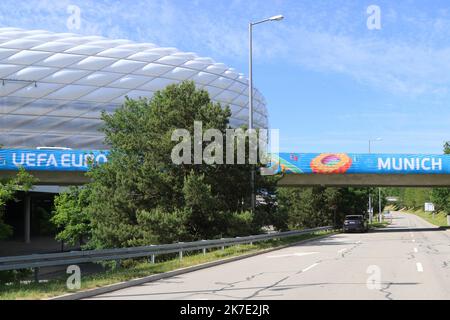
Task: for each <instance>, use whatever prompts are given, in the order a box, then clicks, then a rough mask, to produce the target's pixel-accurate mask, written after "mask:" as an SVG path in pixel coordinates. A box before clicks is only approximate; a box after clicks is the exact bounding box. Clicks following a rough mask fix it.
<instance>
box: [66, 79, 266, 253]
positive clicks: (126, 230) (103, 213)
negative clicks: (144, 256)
mask: <svg viewBox="0 0 450 320" xmlns="http://www.w3.org/2000/svg"><path fill="white" fill-rule="evenodd" d="M230 115H231V112H230V110H229V108H222V107H221V106H220V104H217V103H212V102H211V100H210V98H209V95H208V93H207V92H206V91H204V90H197V89H196V88H195V85H194V83H193V82H183V83H181V84H179V85H170V86H168V87H167V88H166V89H164V90H162V91H159V92H156V93H155V94H154V96H153V98H152V99H139V100H130V99H127V100H126V102H125V103H124V105H123V106H122V107H121V108H119V109H118V110H116V111H115V112H114V113H113V114H106V113H103V116H102V118H103V120H104V126H103V132H104V133H105V136H106V138H105V140H106V143H107V144H109V146H110V154H109V159H108V162H107V163H106V164H104V165H101V166H97V167H93V168H92V169H91V171H90V172H89V176H90V178H91V179H92V182H91V183H90V184H89V188H88V189H89V193H90V194H89V204H88V209H87V213H88V215H89V217H88V218H89V221H90V228H91V229H90V230H91V233H90V246H92V247H96V248H105V247H126V246H134V245H145V244H152V243H160V242H171V241H184V240H195V239H206V238H214V237H220V236H227V235H234V234H242V235H243V234H248V233H249V232H251V231H258V230H259V228H260V227H261V225H262V224H263V223H266V222H267V221H269V220H271V219H272V218H273V214H271V213H270V212H267V208H265V209H264V210H263V209H260V210H258V211H257V212H255V214H250V213H249V212H248V211H247V210H248V208H249V206H250V194H251V189H250V183H249V176H250V174H249V173H250V166H248V165H226V164H223V165H222V164H220V165H206V164H202V165H193V164H192V165H189V164H183V165H175V164H173V162H172V159H171V154H172V150H173V148H174V146H175V145H177V144H178V142H177V141H172V139H171V137H172V133H173V131H174V130H175V129H186V130H187V131H188V132H189V133H190V134H191V137H193V135H194V134H193V133H194V121H201V122H202V127H203V130H207V129H209V128H215V129H218V130H219V131H220V132H221V133H222V135H223V136H222V138H223V139H224V141H225V137H226V135H225V130H226V129H227V128H229V117H230ZM191 146H192V150H193V148H194V144H193V143H192V144H191ZM232 152H236V146H235V150H234V151H232ZM193 154H194V152H192V155H193ZM192 157H193V156H192ZM224 157H226V150H224ZM247 157H248V155H247ZM192 160H193V159H192ZM262 180H263V179H262V178H261V177H259V176H257V183H258V184H259V185H261V181H262ZM269 185H270V183H269ZM272 185H273V183H272ZM66 200H70V199H64V201H66ZM69 207H72V205H69ZM61 225H64V224H61ZM66 225H70V224H66ZM68 238H70V236H69V237H68Z"/></svg>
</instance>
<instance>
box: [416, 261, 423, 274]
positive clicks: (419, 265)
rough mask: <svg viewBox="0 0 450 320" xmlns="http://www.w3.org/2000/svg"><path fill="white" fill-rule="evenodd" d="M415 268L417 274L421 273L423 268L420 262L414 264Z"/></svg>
mask: <svg viewBox="0 0 450 320" xmlns="http://www.w3.org/2000/svg"><path fill="white" fill-rule="evenodd" d="M416 267H417V272H423V266H422V264H421V263H420V262H417V263H416Z"/></svg>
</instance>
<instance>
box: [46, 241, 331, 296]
mask: <svg viewBox="0 0 450 320" xmlns="http://www.w3.org/2000/svg"><path fill="white" fill-rule="evenodd" d="M332 235H335V233H332V234H327V235H323V236H319V237H316V238H312V239H306V240H302V241H298V242H293V243H290V244H287V245H283V246H280V247H276V248H271V249H265V250H261V251H257V252H252V253H248V254H244V255H241V256H236V257H231V258H225V259H220V260H216V261H211V262H206V263H202V264H198V265H195V266H191V267H186V268H181V269H177V270H173V271H169V272H164V273H159V274H154V275H150V276H147V277H143V278H138V279H133V280H128V281H125V282H119V283H115V284H111V285H108V286H104V287H100V288H94V289H89V290H86V291H81V292H76V293H68V294H64V295H61V296H57V297H53V298H49V299H47V300H81V299H86V298H90V297H94V296H98V295H101V294H104V293H108V292H113V291H117V290H121V289H125V288H129V287H133V286H138V285H141V284H144V283H148V282H154V281H158V280H161V279H166V278H171V277H175V276H178V275H182V274H185V273H189V272H194V271H197V270H202V269H207V268H211V267H215V266H218V265H222V264H226V263H230V262H234V261H239V260H243V259H247V258H251V257H254V256H258V255H261V254H264V253H268V252H272V251H277V250H281V249H284V248H289V247H292V246H296V245H299V244H303V243H307V242H311V241H315V240H320V239H323V238H327V237H330V236H332Z"/></svg>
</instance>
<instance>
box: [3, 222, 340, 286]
mask: <svg viewBox="0 0 450 320" xmlns="http://www.w3.org/2000/svg"><path fill="white" fill-rule="evenodd" d="M332 229H333V227H332V226H326V227H319V228H313V229H305V230H297V231H286V232H274V233H267V234H260V235H254V236H246V237H236V238H222V239H216V240H201V241H194V242H180V243H173V244H162V245H150V246H142V247H132V248H119V249H104V250H86V251H71V252H64V253H49V254H32V255H26V256H9V257H3V258H0V271H5V270H18V269H34V271H35V277H36V278H37V272H38V270H39V268H42V267H54V266H63V265H73V264H80V263H89V262H100V261H117V262H119V263H120V260H124V259H130V258H143V257H151V261H152V262H154V261H155V256H157V255H162V254H168V253H178V254H179V257H180V259H182V257H183V252H189V251H197V250H198V251H200V250H203V253H205V252H206V249H212V248H222V249H223V248H225V247H229V246H234V245H239V244H253V243H254V242H260V241H267V240H272V239H279V238H286V237H292V236H298V235H304V234H311V233H315V232H319V231H328V230H332Z"/></svg>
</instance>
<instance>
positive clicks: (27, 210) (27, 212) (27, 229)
mask: <svg viewBox="0 0 450 320" xmlns="http://www.w3.org/2000/svg"><path fill="white" fill-rule="evenodd" d="M23 218H24V241H25V243H30V242H31V196H30V195H29V194H27V195H25V199H24V215H23Z"/></svg>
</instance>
